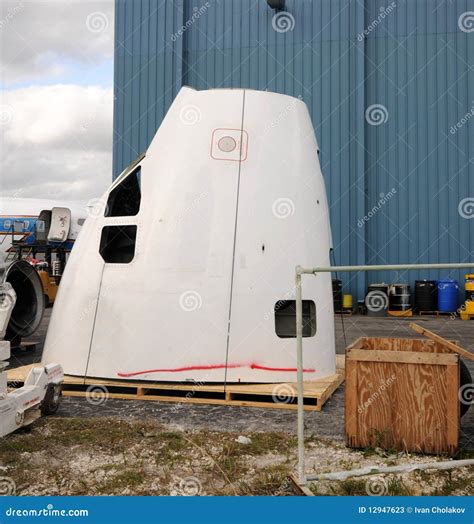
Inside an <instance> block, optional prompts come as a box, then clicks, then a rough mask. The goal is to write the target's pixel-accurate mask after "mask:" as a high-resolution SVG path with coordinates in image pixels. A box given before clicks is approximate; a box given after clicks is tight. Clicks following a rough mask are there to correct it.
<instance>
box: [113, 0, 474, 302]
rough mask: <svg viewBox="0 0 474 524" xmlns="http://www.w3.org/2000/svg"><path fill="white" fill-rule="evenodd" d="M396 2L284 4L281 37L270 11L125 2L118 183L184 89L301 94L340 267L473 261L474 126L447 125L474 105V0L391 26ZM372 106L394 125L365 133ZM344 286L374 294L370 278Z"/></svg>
mask: <svg viewBox="0 0 474 524" xmlns="http://www.w3.org/2000/svg"><path fill="white" fill-rule="evenodd" d="M388 5H390V2H389V0H386V1H381V0H366V1H365V2H363V1H362V0H360V1H358V2H354V1H350V0H314V1H313V0H286V11H288V12H289V13H291V14H292V15H293V17H294V21H295V25H294V29H293V30H292V31H288V32H285V33H278V32H276V31H275V30H274V29H273V28H272V17H273V15H274V12H273V11H272V10H270V9H269V8H268V6H267V4H266V2H265V1H264V0H220V1H216V0H209V1H208V2H206V1H205V0H180V1H174V2H172V1H166V0H162V1H158V2H156V1H149V0H117V1H116V36H115V39H116V51H115V55H116V66H115V93H116V100H115V120H114V136H115V138H114V175H115V176H116V175H117V174H118V173H119V172H120V171H121V170H122V169H123V168H124V167H125V166H126V165H127V164H128V163H129V162H131V161H132V160H133V158H135V157H136V156H137V155H138V154H139V153H140V152H141V151H143V150H144V149H145V148H146V147H147V146H148V144H149V142H150V141H151V139H152V138H153V135H154V134H155V131H156V129H157V128H158V126H159V124H160V122H161V120H162V118H163V116H164V114H165V113H166V110H167V109H168V107H169V105H170V104H171V102H172V100H173V98H174V96H175V95H176V93H177V91H178V90H179V87H180V86H181V85H190V86H192V87H195V88H197V89H207V88H212V87H249V88H254V89H268V90H269V91H276V92H281V93H286V94H290V95H293V96H301V97H302V98H303V100H304V101H305V102H306V103H307V105H308V107H309V109H310V112H311V114H312V118H313V123H314V125H315V129H316V135H317V138H318V142H319V146H320V150H321V156H320V159H321V163H322V169H323V173H324V176H325V179H326V185H327V189H328V197H329V202H330V206H331V223H332V230H333V237H334V245H335V256H336V262H337V263H344V264H349V263H354V264H357V263H358V264H360V263H365V262H368V263H383V262H390V263H394V262H428V261H429V262H436V261H447V260H448V261H457V260H466V259H467V258H470V257H471V256H472V249H471V245H472V241H473V240H474V238H473V236H474V231H473V229H474V224H473V222H474V220H468V219H460V217H459V214H458V210H457V207H458V203H459V201H460V200H461V199H462V198H464V197H467V196H470V195H473V196H474V187H473V182H472V180H473V165H472V159H471V161H469V155H471V156H472V154H473V134H472V133H473V130H472V129H473V123H472V121H471V122H470V123H468V124H466V125H465V126H463V127H462V128H461V129H460V130H458V131H457V132H456V133H455V134H451V133H450V132H449V128H450V126H452V125H455V124H456V122H458V121H459V120H460V119H461V118H462V116H463V115H464V114H466V113H467V112H468V111H469V109H470V108H471V106H472V102H471V100H472V99H474V90H473V86H474V84H473V75H474V71H473V70H472V69H471V70H470V71H469V66H471V68H472V66H473V63H474V62H473V56H474V34H473V33H465V32H462V31H460V29H459V27H458V19H459V15H460V14H461V13H463V12H465V11H468V10H472V11H474V0H467V1H458V2H456V3H455V5H453V3H452V2H451V1H450V0H416V1H413V0H397V2H396V8H395V9H394V10H393V11H392V12H391V13H390V14H389V15H387V16H386V17H384V18H383V19H380V13H381V10H382V9H386V8H387V6H388ZM199 10H200V11H199ZM198 13H201V14H200V16H196V15H197V14H198ZM190 20H193V22H192V23H191V24H189V27H188V28H187V29H186V30H185V31H184V33H183V35H182V36H178V38H174V37H173V38H172V36H173V35H175V36H176V34H177V31H178V30H179V28H180V27H182V26H184V25H185V24H186V23H187V22H188V21H190ZM374 20H377V21H378V23H377V24H376V25H375V27H374V29H373V30H371V31H370V32H368V34H367V35H366V38H364V39H361V38H358V35H360V34H361V33H362V32H363V31H364V29H365V28H368V27H369V26H370V25H371V24H372V22H373V21H374ZM372 104H382V105H384V106H385V107H386V108H387V111H388V120H387V122H385V123H384V124H382V125H379V126H371V125H369V124H367V122H366V119H365V109H366V108H367V107H368V106H370V105H372ZM469 175H470V176H469ZM392 188H395V189H396V191H397V193H396V195H395V196H394V197H393V198H392V199H391V200H390V201H388V202H387V203H385V204H383V205H382V206H381V207H380V210H378V211H377V212H376V213H375V215H374V216H373V217H372V218H370V220H368V221H367V222H366V223H365V224H363V226H362V227H359V226H358V225H357V224H358V221H360V220H361V219H363V217H364V216H365V215H366V214H367V213H368V211H369V210H370V209H372V207H373V206H374V205H377V203H378V202H379V200H380V198H381V197H380V194H381V193H384V194H387V193H388V191H390V190H391V189H392ZM359 223H360V222H359ZM417 276H418V275H415V274H413V273H411V274H410V275H405V274H402V275H396V276H394V275H385V274H377V275H374V274H372V275H370V276H369V277H368V278H369V279H370V281H375V280H380V279H385V280H387V281H393V280H405V281H406V280H407V279H409V280H411V281H412V280H413V279H414V278H416V277H417ZM423 276H425V277H426V274H424V275H423ZM429 276H436V275H434V274H433V275H429ZM456 276H459V275H456ZM344 281H345V282H346V283H347V287H346V289H350V291H351V292H353V293H356V292H358V293H357V294H358V295H359V296H360V295H361V294H363V292H364V289H365V285H366V276H365V275H344Z"/></svg>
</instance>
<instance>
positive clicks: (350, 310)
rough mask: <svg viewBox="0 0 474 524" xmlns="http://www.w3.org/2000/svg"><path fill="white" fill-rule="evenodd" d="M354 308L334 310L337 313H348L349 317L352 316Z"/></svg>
mask: <svg viewBox="0 0 474 524" xmlns="http://www.w3.org/2000/svg"><path fill="white" fill-rule="evenodd" d="M352 313H353V311H352V309H342V310H339V311H334V314H335V315H348V316H349V317H352Z"/></svg>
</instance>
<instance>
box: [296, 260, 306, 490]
mask: <svg viewBox="0 0 474 524" xmlns="http://www.w3.org/2000/svg"><path fill="white" fill-rule="evenodd" d="M299 270H300V267H299V266H298V267H297V268H296V274H295V287H296V369H297V379H298V480H299V482H300V484H301V485H302V486H304V485H305V484H306V477H305V472H304V470H305V466H304V382H303V298H302V292H301V273H300V271H299Z"/></svg>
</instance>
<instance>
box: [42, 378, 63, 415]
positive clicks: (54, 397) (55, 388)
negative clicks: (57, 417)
mask: <svg viewBox="0 0 474 524" xmlns="http://www.w3.org/2000/svg"><path fill="white" fill-rule="evenodd" d="M60 399H61V385H60V384H49V385H48V389H47V391H46V395H45V396H44V399H43V402H41V408H40V409H41V414H42V415H54V414H55V413H56V411H57V410H58V408H59V401H60Z"/></svg>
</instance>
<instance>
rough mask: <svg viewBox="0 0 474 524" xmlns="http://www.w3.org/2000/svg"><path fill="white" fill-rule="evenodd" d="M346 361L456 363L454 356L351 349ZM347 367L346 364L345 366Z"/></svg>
mask: <svg viewBox="0 0 474 524" xmlns="http://www.w3.org/2000/svg"><path fill="white" fill-rule="evenodd" d="M347 360H348V361H350V360H359V361H364V362H397V363H403V364H436V365H448V364H455V363H456V362H457V360H456V358H455V355H452V354H443V353H423V352H415V351H413V352H409V351H387V350H382V351H379V350H375V349H373V350H369V351H367V350H365V349H351V350H349V351H348V352H347ZM346 365H347V364H346Z"/></svg>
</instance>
